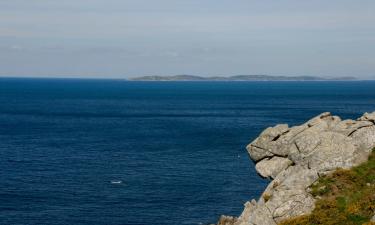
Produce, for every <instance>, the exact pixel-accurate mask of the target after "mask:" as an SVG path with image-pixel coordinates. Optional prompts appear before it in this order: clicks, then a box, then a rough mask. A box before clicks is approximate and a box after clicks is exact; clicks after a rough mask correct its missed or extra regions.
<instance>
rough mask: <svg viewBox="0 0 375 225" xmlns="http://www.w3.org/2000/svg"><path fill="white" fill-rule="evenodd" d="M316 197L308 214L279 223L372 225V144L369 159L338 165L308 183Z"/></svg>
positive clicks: (374, 186)
mask: <svg viewBox="0 0 375 225" xmlns="http://www.w3.org/2000/svg"><path fill="white" fill-rule="evenodd" d="M311 189H312V192H311V193H312V195H314V196H315V197H316V198H317V199H319V200H317V202H316V204H315V209H314V210H313V212H312V213H311V214H310V215H304V216H299V217H296V218H292V219H288V220H285V221H282V222H281V223H280V225H318V224H324V225H363V224H366V225H375V223H374V222H369V221H370V219H371V217H372V216H373V215H374V212H375V148H374V149H373V151H372V154H371V155H370V157H369V160H368V161H367V162H365V163H363V164H361V165H359V166H357V167H353V168H352V169H350V170H343V169H338V170H337V171H335V172H334V173H332V174H330V175H327V176H323V177H321V178H319V180H318V182H316V183H315V184H314V185H312V186H311Z"/></svg>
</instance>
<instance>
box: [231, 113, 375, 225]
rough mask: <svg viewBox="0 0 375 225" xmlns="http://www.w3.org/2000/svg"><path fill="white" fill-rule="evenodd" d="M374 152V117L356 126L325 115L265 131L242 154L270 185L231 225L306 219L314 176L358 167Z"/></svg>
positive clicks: (269, 224) (364, 118)
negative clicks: (297, 124)
mask: <svg viewBox="0 0 375 225" xmlns="http://www.w3.org/2000/svg"><path fill="white" fill-rule="evenodd" d="M374 146H375V112H373V113H365V114H364V115H363V116H362V117H360V118H359V119H357V120H341V119H340V118H339V117H337V116H332V115H331V114H330V113H328V112H326V113H322V114H320V115H318V116H316V117H314V118H312V119H310V120H309V121H307V122H306V123H304V124H302V125H299V126H294V127H289V126H288V125H286V124H281V125H276V126H275V127H270V128H267V129H266V130H264V131H263V132H262V133H261V134H260V135H259V137H257V138H256V139H255V140H254V141H253V142H251V143H250V144H249V145H248V146H247V147H246V148H247V151H248V153H249V155H250V157H251V159H252V160H254V161H255V162H256V165H255V168H256V170H257V172H258V173H259V174H260V175H261V176H263V177H268V178H271V179H273V180H272V181H271V183H270V184H269V185H268V186H267V188H266V190H265V191H264V192H263V194H262V197H261V198H260V199H259V200H258V201H257V202H255V201H252V202H248V203H246V204H245V209H244V211H243V213H242V214H241V216H240V217H239V218H236V220H235V222H233V224H234V225H245V224H246V225H274V224H276V223H278V222H280V221H282V220H284V219H287V218H290V217H294V216H298V215H303V214H308V213H310V212H311V211H312V210H313V208H314V205H315V199H314V198H313V196H312V195H311V194H310V193H309V191H308V190H309V186H311V185H312V184H313V183H314V182H315V181H316V180H317V179H318V178H319V174H325V173H330V172H332V171H334V170H335V169H337V168H350V167H352V166H356V165H358V164H360V163H362V162H364V161H365V160H366V159H367V156H368V155H369V154H370V152H371V149H372V148H373V147H374ZM373 219H374V218H373Z"/></svg>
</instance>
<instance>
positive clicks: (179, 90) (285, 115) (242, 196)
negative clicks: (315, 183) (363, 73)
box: [0, 78, 375, 225]
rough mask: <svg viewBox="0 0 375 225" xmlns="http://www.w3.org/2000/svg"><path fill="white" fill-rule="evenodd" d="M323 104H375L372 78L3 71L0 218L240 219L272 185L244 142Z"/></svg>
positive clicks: (340, 110)
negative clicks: (101, 76) (70, 76)
mask: <svg viewBox="0 0 375 225" xmlns="http://www.w3.org/2000/svg"><path fill="white" fill-rule="evenodd" d="M324 111H331V112H333V113H334V114H337V115H339V116H342V117H343V118H357V117H359V116H360V115H361V114H362V113H363V112H366V111H375V82H369V81H358V82H125V81H120V80H67V79H5V78H4V79H0V224H10V225H15V224H22V225H29V224H30V225H34V224H35V225H36V224H43V225H47V224H69V225H72V224H90V225H91V224H99V225H101V224H103V225H115V224H116V225H117V224H132V225H135V224H139V225H151V224H152V225H172V224H173V225H175V224H199V223H203V224H206V223H210V222H215V221H216V220H217V219H218V217H219V216H220V215H221V214H230V215H238V214H239V213H240V212H241V211H242V209H243V206H242V205H243V203H244V202H246V201H247V200H250V199H252V198H258V197H259V195H260V193H261V192H262V190H263V189H264V187H265V186H266V185H267V182H268V181H267V180H263V179H261V178H260V177H258V175H257V174H256V172H255V170H254V165H253V163H252V162H251V161H250V159H249V157H248V155H247V153H246V150H245V146H246V145H247V144H248V143H249V142H250V141H251V140H252V139H254V138H255V137H256V136H257V135H258V134H259V133H260V132H261V131H262V130H263V129H265V128H266V127H268V126H272V125H275V124H277V123H288V124H291V125H295V124H299V123H302V122H304V121H306V120H307V119H309V118H311V117H313V116H315V115H317V114H319V113H321V112H324ZM119 181H121V183H119Z"/></svg>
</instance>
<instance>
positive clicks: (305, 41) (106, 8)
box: [0, 0, 375, 79]
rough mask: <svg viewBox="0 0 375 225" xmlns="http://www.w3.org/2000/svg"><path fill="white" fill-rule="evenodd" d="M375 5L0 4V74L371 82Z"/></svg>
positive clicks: (344, 0) (168, 0) (19, 0)
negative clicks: (349, 78)
mask: <svg viewBox="0 0 375 225" xmlns="http://www.w3.org/2000/svg"><path fill="white" fill-rule="evenodd" d="M374 10H375V2H374V1H370V0H363V1H354V0H340V1H339V0H332V1H329V2H327V1H323V0H317V1H313V2H311V1H298V0H286V1H282V2H279V1H267V2H265V1H248V0H247V1H246V0H239V1H236V2H235V3H234V2H233V1H229V0H219V1H213V0H206V1H204V2H203V1H198V0H189V1H175V0H158V1H146V0H108V1H105V2H104V1H99V0H92V1H89V2H88V1H84V0H66V1H54V0H51V1H41V0H13V1H2V2H0V12H1V13H0V18H1V19H0V76H1V77H69V78H120V79H121V78H130V77H137V76H147V75H178V74H189V75H190V74H191V75H198V76H231V75H239V74H245V75H253V74H264V75H275V76H319V77H343V76H354V77H357V78H359V79H374V78H375V72H374V71H375V63H374V59H375V35H374V34H375V14H374V13H373V12H374Z"/></svg>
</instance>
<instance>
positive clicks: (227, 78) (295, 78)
mask: <svg viewBox="0 0 375 225" xmlns="http://www.w3.org/2000/svg"><path fill="white" fill-rule="evenodd" d="M128 80H129V81H353V80H357V78H356V77H336V78H323V77H316V76H271V75H235V76H211V77H202V76H195V75H174V76H159V75H154V76H140V77H133V78H129V79H128Z"/></svg>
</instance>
